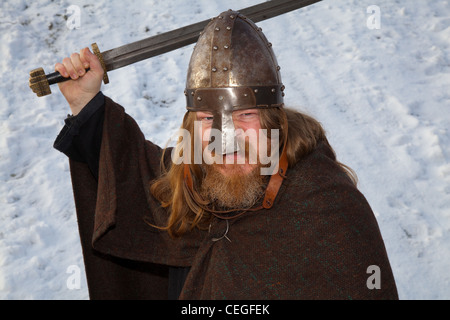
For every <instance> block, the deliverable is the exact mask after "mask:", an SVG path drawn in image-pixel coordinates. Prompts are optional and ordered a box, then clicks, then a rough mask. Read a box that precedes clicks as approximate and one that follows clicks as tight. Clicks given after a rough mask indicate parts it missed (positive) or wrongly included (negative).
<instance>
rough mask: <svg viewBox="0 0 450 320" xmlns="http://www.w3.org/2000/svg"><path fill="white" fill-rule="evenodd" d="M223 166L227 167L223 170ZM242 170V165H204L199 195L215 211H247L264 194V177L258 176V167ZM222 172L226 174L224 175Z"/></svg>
mask: <svg viewBox="0 0 450 320" xmlns="http://www.w3.org/2000/svg"><path fill="white" fill-rule="evenodd" d="M225 166H227V167H226V168H225ZM252 167H253V168H252V170H251V171H250V172H249V170H248V168H246V169H245V170H244V168H243V166H242V165H238V164H235V165H221V164H211V165H204V171H205V174H206V175H205V178H204V179H203V182H202V185H201V191H200V195H201V196H202V198H203V199H205V200H209V202H210V203H211V204H213V206H214V207H215V208H216V209H222V210H224V209H247V208H250V207H252V206H253V205H254V204H255V203H257V201H258V200H259V199H260V198H261V197H262V195H263V194H264V190H265V187H266V182H267V181H266V176H264V175H261V174H260V168H261V166H260V165H252ZM224 170H226V171H227V174H226V175H224V174H223V172H224Z"/></svg>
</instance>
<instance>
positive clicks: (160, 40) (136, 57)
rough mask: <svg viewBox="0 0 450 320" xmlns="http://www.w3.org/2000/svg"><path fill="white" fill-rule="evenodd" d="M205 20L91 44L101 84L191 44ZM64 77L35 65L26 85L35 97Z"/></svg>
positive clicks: (263, 7)
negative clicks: (111, 44) (103, 46)
mask: <svg viewBox="0 0 450 320" xmlns="http://www.w3.org/2000/svg"><path fill="white" fill-rule="evenodd" d="M319 1H321V0H271V1H266V2H264V3H261V4H257V5H254V6H251V7H247V8H245V9H242V10H239V12H240V13H242V14H243V15H244V16H246V17H247V18H249V19H250V20H252V21H253V22H255V23H257V22H260V21H263V20H267V19H270V18H273V17H276V16H278V15H281V14H284V13H286V12H290V11H293V10H297V9H300V8H303V7H306V6H308V5H311V4H313V3H316V2H319ZM209 21H210V20H204V21H201V22H197V23H194V24H191V25H188V26H185V27H182V28H179V29H175V30H172V31H169V32H165V33H162V34H159V35H156V36H152V37H149V38H146V39H143V40H139V41H136V42H132V43H129V44H126V45H123V46H120V47H117V48H114V49H111V50H107V51H104V52H100V50H99V48H98V46H97V44H96V43H93V44H92V51H93V52H94V54H95V55H96V56H97V57H98V58H99V60H100V63H101V64H102V67H103V70H104V71H105V73H104V76H103V83H105V84H107V83H109V79H108V74H107V72H108V71H112V70H116V69H119V68H122V67H125V66H128V65H130V64H133V63H135V62H138V61H142V60H145V59H148V58H151V57H154V56H157V55H160V54H163V53H166V52H169V51H172V50H175V49H178V48H181V47H184V46H187V45H189V44H192V43H195V42H196V41H197V39H198V37H199V35H200V32H201V31H202V30H203V29H204V28H205V27H206V25H207V24H208V23H209ZM67 80H70V78H65V77H63V76H62V75H61V74H60V73H59V72H53V73H50V74H47V75H46V74H45V72H44V69H43V68H37V69H34V70H32V71H30V79H29V86H30V88H31V90H33V92H34V93H36V95H37V96H38V97H42V96H46V95H49V94H51V90H50V85H52V84H55V83H59V82H63V81H67Z"/></svg>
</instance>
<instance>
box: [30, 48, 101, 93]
mask: <svg viewBox="0 0 450 320" xmlns="http://www.w3.org/2000/svg"><path fill="white" fill-rule="evenodd" d="M92 51H93V52H94V54H95V55H96V56H97V58H98V60H100V63H101V65H102V68H103V71H104V72H105V73H104V74H103V83H104V84H108V83H109V78H108V74H107V73H106V66H105V61H104V60H103V56H102V53H101V52H100V50H99V48H98V46H97V44H96V43H95V42H94V43H93V44H92ZM67 80H70V78H65V77H63V76H62V75H61V74H60V73H59V72H53V73H50V74H47V75H46V74H45V72H44V69H43V68H37V69H33V70H31V71H30V79H29V82H28V83H29V86H30V88H31V90H32V91H33V92H34V93H36V95H37V96H38V97H43V96H46V95H49V94H51V93H52V91H51V90H50V85H52V84H55V83H59V82H64V81H67Z"/></svg>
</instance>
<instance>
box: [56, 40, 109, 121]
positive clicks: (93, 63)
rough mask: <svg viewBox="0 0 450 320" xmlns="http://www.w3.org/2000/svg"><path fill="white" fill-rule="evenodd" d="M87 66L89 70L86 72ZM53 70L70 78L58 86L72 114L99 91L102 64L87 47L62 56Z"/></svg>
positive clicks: (79, 109) (77, 111) (78, 110)
mask: <svg viewBox="0 0 450 320" xmlns="http://www.w3.org/2000/svg"><path fill="white" fill-rule="evenodd" d="M88 68H89V71H87V72H86V69H88ZM55 70H56V71H58V72H59V73H60V74H61V75H62V76H63V77H66V78H68V77H70V78H71V79H72V80H70V81H65V82H61V83H59V84H58V86H59V89H60V90H61V93H62V94H63V95H64V97H65V98H66V100H67V102H68V103H69V106H70V109H71V110H72V114H73V115H77V114H78V113H79V112H80V111H81V109H83V108H84V106H86V104H88V102H89V101H91V99H92V98H93V97H95V95H96V94H97V93H98V92H99V91H100V87H101V84H102V80H103V73H104V71H103V68H102V65H101V64H100V61H99V60H98V58H97V56H96V55H95V54H93V53H92V52H91V51H90V50H89V48H84V49H83V50H81V51H80V53H73V54H72V55H71V56H70V57H67V58H64V59H63V61H62V63H57V64H56V65H55Z"/></svg>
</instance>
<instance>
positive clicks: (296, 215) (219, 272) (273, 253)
mask: <svg viewBox="0 0 450 320" xmlns="http://www.w3.org/2000/svg"><path fill="white" fill-rule="evenodd" d="M167 153H168V155H169V161H168V164H169V163H170V150H168V151H167ZM161 156H162V149H161V148H159V147H158V146H156V145H154V144H152V143H151V142H149V141H146V140H145V138H144V136H143V134H142V132H141V131H140V129H139V127H138V126H137V124H136V122H135V121H134V120H133V119H132V118H131V117H129V116H128V115H127V114H126V113H125V111H124V109H123V108H122V107H121V106H119V105H118V104H116V103H114V102H113V101H112V100H110V99H109V98H106V99H105V121H104V127H103V138H102V146H101V153H100V166H99V179H98V184H97V182H96V181H95V179H94V178H93V177H92V175H91V173H90V171H89V169H88V167H87V165H85V164H83V163H78V162H75V161H71V176H72V183H73V190H74V196H75V203H76V209H77V217H78V223H79V232H80V237H81V242H82V248H83V255H84V261H85V267H86V275H87V281H88V285H89V294H90V298H91V299H166V298H167V267H166V266H167V265H172V266H191V271H190V273H189V275H188V277H187V279H186V283H185V286H184V288H183V291H182V293H181V296H180V298H181V299H397V298H398V296H397V290H396V285H395V281H394V277H393V274H392V271H391V267H390V264H389V261H388V257H387V254H386V249H385V247H384V243H383V240H382V237H381V234H380V231H379V228H378V225H377V222H376V219H375V217H374V215H373V213H372V210H371V208H370V206H369V204H368V203H367V201H366V200H365V198H364V196H363V195H362V194H361V193H360V192H359V191H358V190H357V189H356V188H355V187H354V186H353V185H352V184H351V182H350V180H349V179H348V177H347V176H346V175H345V174H343V173H342V171H341V170H340V169H339V168H338V166H337V165H336V162H335V161H334V155H333V153H332V152H331V150H330V149H329V148H328V147H327V146H325V145H323V144H321V145H319V147H318V148H317V149H316V150H315V151H313V152H312V153H311V154H310V155H308V156H306V157H305V158H304V159H302V160H301V161H299V162H298V163H297V164H296V166H295V167H293V168H290V169H289V170H288V172H287V176H288V177H287V179H285V180H284V182H283V185H282V186H281V189H280V192H279V194H278V196H277V199H276V201H275V205H274V206H273V207H272V208H271V209H262V210H259V211H256V212H251V213H246V214H244V215H242V216H240V217H238V218H236V219H233V220H230V221H229V231H228V234H227V237H228V238H229V239H230V240H231V242H230V241H228V240H227V239H226V238H222V239H221V240H219V241H212V239H213V238H221V237H222V236H223V235H224V233H225V231H226V229H227V223H226V221H224V220H220V219H218V218H214V219H213V221H212V223H211V226H210V230H209V231H198V230H196V231H192V232H190V233H189V234H187V235H185V236H183V238H182V239H178V240H173V239H170V238H169V236H168V235H167V233H166V232H165V231H160V230H158V229H155V228H153V227H151V226H149V225H148V224H147V223H146V222H145V221H148V222H150V223H153V224H156V225H164V221H165V219H167V212H166V211H165V210H164V209H162V208H161V207H160V206H159V204H158V203H157V202H156V200H155V199H154V198H153V197H152V196H151V195H150V193H149V182H150V181H151V180H153V179H155V178H156V177H158V176H159V175H160V173H161V172H160V159H161ZM371 265H376V266H378V267H379V268H380V276H381V278H380V280H381V281H380V284H381V289H372V290H371V289H369V288H368V287H367V280H368V278H369V277H370V276H371V274H370V273H367V268H368V267H369V266H371Z"/></svg>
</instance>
